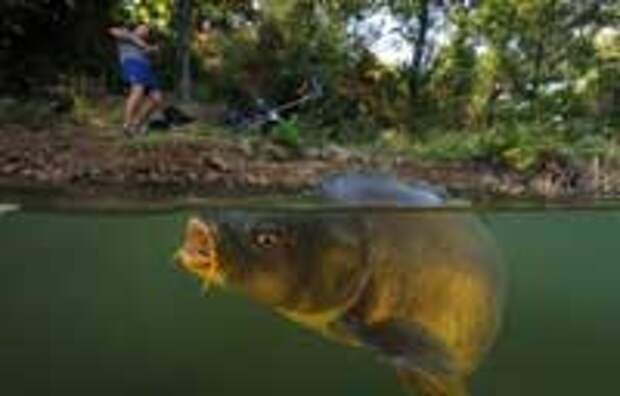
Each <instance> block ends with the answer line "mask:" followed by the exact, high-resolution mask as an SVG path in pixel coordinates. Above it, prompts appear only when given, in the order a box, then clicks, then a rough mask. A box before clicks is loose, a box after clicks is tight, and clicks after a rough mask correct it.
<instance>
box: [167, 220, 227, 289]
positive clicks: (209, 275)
mask: <svg viewBox="0 0 620 396" xmlns="http://www.w3.org/2000/svg"><path fill="white" fill-rule="evenodd" d="M218 239H219V233H218V227H217V224H216V223H214V222H212V221H203V220H202V219H199V218H197V217H192V218H190V219H189V221H188V222H187V226H186V229H185V237H184V241H183V244H182V246H181V248H180V249H179V250H178V251H177V252H176V253H175V255H174V258H173V262H174V266H175V268H176V269H177V270H179V271H181V272H187V273H190V274H192V275H194V276H197V277H198V278H200V279H201V280H202V281H203V282H204V284H205V286H209V285H211V284H222V283H223V281H224V276H223V274H222V271H221V262H220V259H219V254H218Z"/></svg>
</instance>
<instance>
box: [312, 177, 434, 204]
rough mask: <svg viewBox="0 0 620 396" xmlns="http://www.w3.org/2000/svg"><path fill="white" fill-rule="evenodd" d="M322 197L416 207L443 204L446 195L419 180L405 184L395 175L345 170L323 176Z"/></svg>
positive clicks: (352, 201)
mask: <svg viewBox="0 0 620 396" xmlns="http://www.w3.org/2000/svg"><path fill="white" fill-rule="evenodd" d="M320 192H321V194H322V196H323V197H325V198H327V199H331V200H336V201H340V202H346V203H352V204H380V205H383V204H394V205H398V206H402V205H408V206H409V205H410V206H418V207H433V206H442V205H443V204H444V203H445V199H444V198H443V197H442V196H441V195H440V194H438V193H437V191H435V190H434V189H433V188H431V187H430V186H426V185H424V184H422V183H417V184H414V185H407V184H404V183H401V182H400V181H398V180H397V179H396V178H395V177H394V176H391V175H383V174H378V173H344V174H337V175H334V176H331V177H328V178H326V179H325V180H324V181H323V182H322V183H321V185H320Z"/></svg>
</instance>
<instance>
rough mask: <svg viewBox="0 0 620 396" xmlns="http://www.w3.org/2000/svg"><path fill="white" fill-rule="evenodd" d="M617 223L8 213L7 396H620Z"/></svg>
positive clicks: (349, 212) (513, 213)
mask: <svg viewBox="0 0 620 396" xmlns="http://www.w3.org/2000/svg"><path fill="white" fill-rule="evenodd" d="M619 226H620V210H617V209H613V208H610V209H604V210H601V209H588V210H586V209H574V210H573V209H569V208H565V209H551V210H549V209H547V210H545V209H510V210H502V209H485V210H476V211H474V210H464V209H455V210H435V209H419V208H418V209H412V208H400V209H399V208H391V209H390V210H382V209H372V208H367V209H365V208H350V209H338V210H334V209H331V208H325V210H323V209H322V208H320V207H318V208H313V209H311V210H306V209H299V208H287V207H286V206H274V207H269V208H265V207H261V208H258V209H257V208H244V207H239V206H238V205H236V206H231V207H226V206H219V207H217V208H209V207H205V208H200V209H195V208H192V209H179V210H174V211H173V210H171V211H145V212H143V213H140V212H135V211H133V212H132V211H125V212H123V211H66V210H64V211H54V210H42V209H34V210H23V211H9V210H8V209H7V210H6V211H5V213H4V214H2V215H0V241H2V249H1V250H0V262H1V263H2V277H1V278H0V282H1V284H0V294H1V298H0V314H1V316H2V318H3V321H2V322H3V325H2V326H0V350H1V351H2V359H1V360H0V378H1V379H2V383H3V388H4V391H3V393H4V394H7V395H40V394H50V395H66V394H77V393H83V394H90V395H100V394H101V395H104V394H132V395H170V394H179V395H204V394H217V395H246V394H250V393H255V392H256V393H261V394H269V395H290V394H296V395H315V394H325V395H377V394H380V395H394V396H397V395H405V394H408V393H407V392H408V391H412V393H409V394H416V393H415V392H418V393H417V394H420V395H426V394H429V395H434V394H444V393H445V394H448V395H452V394H464V393H463V392H469V394H472V395H525V394H527V395H549V394H551V395H584V394H590V393H592V392H605V393H608V394H611V393H613V390H614V389H615V377H614V373H615V371H616V368H617V365H616V362H615V360H616V358H617V356H618V354H619V353H620V344H619V343H618V341H617V335H618V333H619V332H620V316H619V315H618V314H617V312H618V308H617V301H618V297H620V294H619V292H618V288H617V286H616V281H617V280H618V279H619V278H620V267H619V266H618V259H619V258H620V244H619V243H618V234H617V232H616V231H617V229H618V227H619ZM215 229H217V232H216V231H214V232H212V233H210V230H215ZM201 232H202V233H201ZM201 238H202V239H201ZM201 244H202V245H201ZM192 249H193V250H192ZM209 251H210V253H211V254H212V255H211V256H209ZM201 255H202V256H201ZM215 256H217V257H215ZM201 258H202V259H204V260H206V261H205V262H201V261H200V259H201ZM209 259H210V260H212V261H213V262H209ZM192 260H193V261H192ZM215 261H217V263H215ZM377 263H378V264H377ZM386 263H390V264H386ZM461 384H463V385H462V388H461ZM464 384H467V385H464ZM466 388H467V389H468V391H467V390H465V389H466ZM459 392H461V393H459Z"/></svg>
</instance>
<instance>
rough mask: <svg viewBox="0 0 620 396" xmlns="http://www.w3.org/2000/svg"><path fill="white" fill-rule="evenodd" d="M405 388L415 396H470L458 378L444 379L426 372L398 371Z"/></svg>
mask: <svg viewBox="0 0 620 396" xmlns="http://www.w3.org/2000/svg"><path fill="white" fill-rule="evenodd" d="M396 373H397V374H398V378H399V379H400V381H401V383H402V386H403V388H405V389H406V390H407V391H408V392H410V393H411V394H412V395H415V396H468V395H469V392H468V391H467V386H466V385H465V381H464V380H463V379H462V378H461V377H458V376H449V377H444V376H441V375H437V374H432V373H427V372H424V371H412V370H404V369H397V370H396Z"/></svg>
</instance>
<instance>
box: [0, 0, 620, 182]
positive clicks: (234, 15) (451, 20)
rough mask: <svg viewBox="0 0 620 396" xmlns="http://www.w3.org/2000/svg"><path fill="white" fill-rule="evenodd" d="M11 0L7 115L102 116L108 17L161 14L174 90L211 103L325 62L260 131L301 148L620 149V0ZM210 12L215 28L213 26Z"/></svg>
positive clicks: (580, 152) (501, 154) (516, 159)
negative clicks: (392, 41)
mask: <svg viewBox="0 0 620 396" xmlns="http://www.w3.org/2000/svg"><path fill="white" fill-rule="evenodd" d="M2 4H3V5H1V6H0V15H2V16H0V37H2V40H0V92H5V93H6V94H5V95H6V96H8V97H10V98H18V100H17V101H15V100H14V101H13V102H12V103H13V104H12V105H11V106H14V105H15V103H21V104H22V107H21V108H20V109H19V110H16V111H11V112H10V117H9V116H8V115H3V116H2V118H3V121H5V122H7V121H10V122H17V123H22V122H23V123H27V122H29V121H32V120H37V119H41V118H44V119H47V118H48V116H49V114H48V113H45V111H44V112H43V115H42V116H39V115H36V114H35V115H34V116H30V115H33V114H34V113H35V111H34V110H32V106H33V105H31V104H30V103H31V102H32V103H41V101H43V102H45V100H49V101H55V100H57V97H58V96H61V97H62V95H65V96H69V98H70V101H71V102H72V111H73V113H74V117H72V121H73V122H77V123H87V124H92V123H93V119H96V116H95V115H94V114H93V112H92V111H91V109H89V103H90V102H89V100H90V98H93V97H98V98H99V97H101V96H102V92H103V93H108V94H109V93H116V94H118V93H119V87H120V85H119V82H118V77H117V72H116V66H115V57H114V48H113V45H112V43H111V42H110V40H109V39H108V38H107V37H106V34H105V28H106V27H107V26H109V25H110V24H113V23H129V22H136V21H148V22H149V23H152V24H153V25H155V26H157V27H158V35H157V36H158V37H157V39H158V40H159V41H160V42H161V43H162V44H163V50H162V51H161V54H160V57H159V59H158V68H159V70H160V71H161V73H162V76H163V77H164V81H165V83H166V87H167V89H168V90H170V91H174V92H176V94H177V97H178V98H183V99H188V98H192V100H193V101H194V102H198V104H199V106H203V107H204V108H211V107H214V106H215V105H219V106H221V107H222V106H223V107H224V108H239V107H241V108H243V107H244V106H249V105H250V104H251V103H253V102H254V101H255V100H256V99H257V98H267V99H268V101H269V102H270V103H283V102H286V101H289V100H291V99H294V98H295V97H297V96H299V95H300V92H303V90H304V89H305V88H307V87H305V86H304V84H305V83H307V81H308V80H309V79H310V78H312V77H316V78H317V79H318V80H319V81H320V83H321V85H322V87H323V91H324V95H323V96H322V97H321V98H320V99H319V100H316V101H313V102H311V103H308V104H307V105H305V106H303V107H302V108H301V109H300V110H299V111H297V112H296V114H295V116H294V117H289V118H288V119H286V120H283V121H281V122H280V123H279V124H278V125H276V126H275V127H274V128H272V130H271V132H270V133H269V134H263V135H261V136H267V137H270V138H273V139H275V140H277V141H279V142H281V143H283V144H284V145H288V146H291V147H300V146H301V145H302V144H304V142H312V143H315V144H326V143H339V144H346V145H352V144H353V145H366V146H368V145H370V146H373V147H378V148H381V149H384V150H388V151H395V152H399V153H407V154H408V155H410V156H413V157H415V158H423V159H432V160H438V161H444V160H478V159H480V160H488V161H494V162H496V163H501V164H504V165H508V166H510V167H512V168H514V169H517V170H523V171H527V170H531V169H535V167H536V164H537V163H538V162H539V160H540V158H541V157H544V156H546V155H551V154H553V155H558V156H562V157H564V158H566V159H568V160H570V161H573V160H575V161H579V160H583V159H588V158H591V157H592V156H603V157H610V158H611V157H615V156H616V155H617V154H616V153H617V151H618V150H617V149H616V147H617V145H616V141H617V139H618V136H619V129H620V85H619V83H618V81H620V30H619V29H618V26H620V23H619V22H620V3H619V2H618V1H617V0H483V1H475V2H472V1H450V2H434V1H430V0H415V1H408V0H407V1H405V0H397V1H394V0H391V1H386V0H346V1H344V0H340V1H336V0H329V1H313V0H288V1H276V0H263V1H259V2H255V1H243V0H235V1H231V0H218V1H203V0H176V1H168V0H158V1H137V0H136V1H131V0H107V1H97V2H75V1H59V2H44V3H41V2H37V1H32V0H21V1H12V2H6V3H2ZM256 4H258V5H259V7H255V6H254V5H256ZM371 17H374V19H375V20H377V19H381V18H383V19H384V20H386V21H388V22H389V23H390V24H391V25H390V28H389V29H387V28H385V29H377V26H379V25H378V24H375V25H376V26H375V25H372V23H371V22H369V21H370V20H371ZM205 19H207V20H209V21H210V23H211V26H212V29H211V30H210V32H209V33H208V34H206V35H205V34H198V33H197V30H198V26H200V25H201V22H202V21H203V20H205ZM192 32H193V33H192ZM387 36H391V37H392V38H397V39H399V40H400V42H401V47H400V49H391V50H390V51H388V52H391V53H392V54H395V53H398V55H401V56H403V55H406V56H404V58H406V59H408V61H407V62H402V63H395V64H394V63H393V64H389V63H385V62H383V61H381V59H380V57H378V56H377V53H375V52H373V51H372V50H371V49H372V48H373V45H372V43H373V42H375V43H376V42H377V40H380V39H385V38H386V37H387ZM43 37H44V38H45V40H43V39H42V38H43ZM383 47H385V45H383ZM384 52H385V51H384ZM21 54H25V56H22V55H21ZM75 81H80V83H79V84H76V83H75ZM0 99H2V98H0ZM24 103H26V104H24ZM29 106H30V107H29ZM56 110H58V109H56ZM58 111H60V110H58ZM115 111H116V110H115ZM52 112H53V111H52ZM20 114H21V115H22V116H20ZM24 114H26V116H23V115H24ZM108 118H109V117H108ZM220 119H221V114H217V116H213V117H210V118H207V119H206V120H203V121H204V122H205V123H211V126H204V125H203V126H204V128H206V129H213V128H216V129H218V130H222V129H221V128H220V127H214V126H213V124H215V123H217V122H218V121H219V120H220ZM201 128H202V127H198V128H194V129H201Z"/></svg>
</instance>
